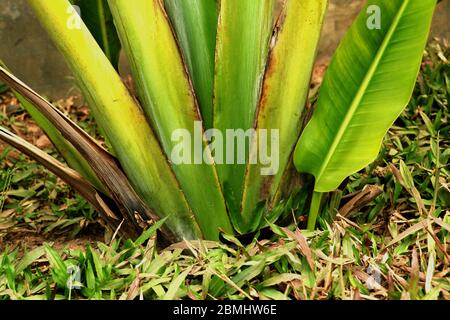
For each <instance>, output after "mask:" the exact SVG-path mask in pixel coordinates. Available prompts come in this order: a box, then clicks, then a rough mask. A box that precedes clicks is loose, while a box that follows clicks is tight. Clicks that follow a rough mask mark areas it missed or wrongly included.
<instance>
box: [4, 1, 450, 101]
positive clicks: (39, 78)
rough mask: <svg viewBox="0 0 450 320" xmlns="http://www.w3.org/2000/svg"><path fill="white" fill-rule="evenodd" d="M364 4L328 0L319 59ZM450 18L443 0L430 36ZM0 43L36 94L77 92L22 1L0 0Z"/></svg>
mask: <svg viewBox="0 0 450 320" xmlns="http://www.w3.org/2000/svg"><path fill="white" fill-rule="evenodd" d="M47 1H51V0H47ZM130 1H133V0H130ZM299 1H300V0H299ZM417 1H420V0H417ZM364 3H365V1H362V0H330V4H329V10H328V16H327V18H326V24H325V26H324V32H323V35H322V42H321V46H320V51H319V60H320V61H327V60H328V59H329V57H330V55H331V54H332V53H333V52H334V50H335V49H336V47H337V45H338V44H339V41H340V39H341V38H342V36H343V35H344V34H345V31H346V30H347V28H348V27H349V26H350V24H351V22H352V20H353V19H354V17H355V16H356V15H357V14H358V12H359V10H360V9H361V7H362V6H363V4H364ZM449 20H450V0H444V1H443V2H442V3H440V4H439V6H438V10H437V13H436V15H435V19H434V23H433V32H432V34H433V36H440V37H446V38H450V26H449ZM0 42H1V46H0V59H2V60H3V61H4V62H5V63H6V64H7V65H8V67H9V68H10V69H11V70H12V71H13V72H14V73H15V74H16V75H17V76H18V77H19V78H21V79H22V80H24V81H25V82H26V83H27V84H29V85H30V86H31V87H32V88H34V89H35V90H37V91H38V92H39V93H41V94H44V95H47V96H49V97H51V98H53V99H59V98H63V97H67V96H68V95H70V94H73V93H75V92H77V91H76V89H75V86H74V82H73V77H72V76H71V73H70V72H69V70H68V68H67V67H66V65H65V63H64V61H63V59H62V57H61V56H60V54H59V53H58V52H57V50H56V49H55V47H54V46H53V44H52V43H51V42H50V41H49V39H48V37H47V35H46V34H45V32H44V30H43V29H42V28H41V27H40V25H39V23H38V21H37V20H36V18H35V17H34V16H33V14H32V12H31V11H30V10H29V9H28V7H27V4H26V1H25V0H0ZM121 69H124V68H121ZM125 70H126V68H125ZM74 89H75V91H74Z"/></svg>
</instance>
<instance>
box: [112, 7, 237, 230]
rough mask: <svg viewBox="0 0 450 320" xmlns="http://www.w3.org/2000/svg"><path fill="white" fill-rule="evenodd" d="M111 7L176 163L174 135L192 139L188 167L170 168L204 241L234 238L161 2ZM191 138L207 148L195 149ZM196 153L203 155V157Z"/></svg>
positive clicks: (155, 123)
mask: <svg viewBox="0 0 450 320" xmlns="http://www.w3.org/2000/svg"><path fill="white" fill-rule="evenodd" d="M109 4H110V8H111V12H112V13H113V17H114V21H115V23H116V26H117V29H118V32H119V37H120V39H121V41H122V45H123V47H124V49H125V51H126V53H127V56H128V59H129V61H130V65H131V69H132V72H133V76H134V80H135V82H136V84H137V91H138V93H139V97H140V99H141V101H142V106H143V108H144V110H145V111H146V113H147V115H148V116H149V118H150V120H151V122H152V125H153V128H155V132H156V134H157V135H158V137H159V141H160V142H161V145H162V148H163V149H164V151H165V152H166V155H167V156H168V157H169V158H170V159H171V160H172V162H174V161H173V157H172V151H175V150H176V147H177V146H179V145H180V142H179V141H174V140H172V139H173V135H174V133H176V132H177V131H178V130H183V133H187V134H188V135H189V137H187V138H186V139H188V140H189V141H187V142H188V143H190V144H191V148H190V149H191V151H190V152H189V151H186V152H187V153H190V154H189V156H190V159H188V160H187V163H186V162H183V163H181V164H175V163H174V164H173V165H172V168H173V171H174V172H175V175H176V176H177V178H178V181H179V183H180V185H181V187H182V189H183V191H184V193H185V195H186V198H187V200H188V202H189V204H190V206H191V208H192V210H193V212H194V214H195V216H196V217H197V222H198V224H199V225H200V228H201V230H202V232H203V234H204V236H205V237H206V238H207V239H218V235H219V228H221V229H223V230H225V231H227V232H232V228H231V223H230V221H229V218H228V214H227V211H226V207H225V201H224V198H223V195H222V192H221V189H220V184H219V181H218V178H217V174H216V170H215V167H214V166H213V165H210V164H207V163H206V162H205V161H202V160H203V159H204V158H207V160H211V155H210V153H209V149H208V148H206V146H207V144H206V141H205V140H204V139H203V129H202V126H201V123H200V122H197V125H196V126H195V125H194V122H195V121H199V120H200V119H201V117H200V113H199V110H198V108H197V102H196V100H195V96H194V94H193V92H192V88H191V85H190V80H189V77H188V74H187V73H186V68H185V66H184V63H183V60H182V57H181V53H180V51H179V48H178V46H177V43H176V41H175V38H174V36H173V33H172V30H171V27H170V23H169V20H168V18H167V16H166V13H165V11H164V9H163V7H162V6H161V3H160V1H158V0H150V1H147V0H135V1H128V0H110V1H109ZM142 30H145V31H146V32H142ZM178 132H179V131H178ZM192 137H194V139H195V137H197V138H198V139H199V141H201V142H203V143H201V142H200V143H198V145H197V144H196V143H195V142H194V143H192V139H191V138H192ZM183 140H184V139H183ZM197 141H198V140H197ZM183 142H186V141H183ZM197 147H198V148H197ZM196 149H200V153H197V151H196ZM203 149H205V151H206V156H205V157H203V156H204V154H203ZM211 162H212V161H211Z"/></svg>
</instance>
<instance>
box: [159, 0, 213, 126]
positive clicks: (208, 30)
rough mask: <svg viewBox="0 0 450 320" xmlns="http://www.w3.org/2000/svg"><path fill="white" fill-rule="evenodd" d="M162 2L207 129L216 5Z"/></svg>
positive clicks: (210, 111) (192, 1) (203, 1)
mask: <svg viewBox="0 0 450 320" xmlns="http://www.w3.org/2000/svg"><path fill="white" fill-rule="evenodd" d="M164 3H165V7H166V10H167V13H168V14H169V17H170V20H171V22H172V25H173V27H174V29H175V32H176V35H177V39H178V42H179V45H180V46H181V49H182V52H183V55H184V59H185V61H186V65H187V67H188V68H189V73H190V75H191V78H192V83H193V86H194V89H195V95H196V96H197V99H198V104H199V106H200V110H201V113H202V119H203V125H204V127H205V128H207V129H209V128H211V127H212V125H213V83H214V53H215V50H216V34H217V2H216V0H201V1H198V0H184V1H179V0H165V1H164Z"/></svg>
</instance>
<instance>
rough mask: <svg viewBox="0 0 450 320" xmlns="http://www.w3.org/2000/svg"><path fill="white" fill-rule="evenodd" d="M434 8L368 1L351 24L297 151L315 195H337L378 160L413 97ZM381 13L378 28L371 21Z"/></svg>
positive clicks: (410, 0)
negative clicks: (345, 183)
mask: <svg viewBox="0 0 450 320" xmlns="http://www.w3.org/2000/svg"><path fill="white" fill-rule="evenodd" d="M435 5H436V1H435V0H421V1H415V0H392V1H386V0H370V1H368V4H367V6H371V7H370V8H369V9H370V10H367V9H368V7H366V8H364V9H363V11H362V12H361V14H360V15H359V17H358V18H357V19H356V21H355V22H354V23H353V25H352V27H351V28H350V30H349V32H348V33H347V35H346V36H345V38H344V40H343V41H342V43H341V45H340V46H339V48H338V49H337V51H336V54H335V56H334V57H333V60H332V62H331V64H330V67H329V68H328V71H327V73H326V75H325V79H324V82H323V84H322V87H321V90H320V96H319V100H318V105H317V110H316V112H315V113H314V115H313V117H312V120H311V121H310V122H309V124H308V125H307V127H306V129H305V131H304V132H303V134H302V136H301V138H300V140H299V143H298V145H297V148H296V151H295V165H296V167H297V169H298V170H299V171H301V172H307V173H311V174H313V175H314V176H315V178H316V181H315V191H318V192H328V191H332V190H335V189H336V188H337V187H338V186H339V184H340V183H341V182H342V181H343V180H344V179H345V178H346V177H347V176H349V175H350V174H352V173H354V172H356V171H358V170H359V169H362V168H363V167H365V166H366V165H367V164H369V163H370V162H371V161H373V160H374V159H375V158H376V156H377V154H378V151H379V148H380V145H381V142H382V139H383V137H384V135H385V134H386V132H387V131H388V129H389V127H390V126H391V125H392V124H393V122H394V121H395V119H396V118H397V117H398V116H399V115H400V113H401V112H402V110H403V109H404V107H405V106H406V105H407V103H408V101H409V99H410V97H411V94H412V92H413V88H414V83H415V80H416V77H417V74H418V71H419V67H420V63H421V59H422V54H423V50H424V47H425V44H426V41H427V38H428V33H429V29H430V24H431V20H432V17H433V11H434V7H435ZM378 10H379V12H380V13H381V17H380V23H381V24H380V26H379V27H380V28H377V25H376V21H375V22H374V21H373V19H376V16H374V13H373V12H375V14H376V12H377V11H378ZM368 12H372V14H369V13H368ZM369 26H370V27H371V28H369Z"/></svg>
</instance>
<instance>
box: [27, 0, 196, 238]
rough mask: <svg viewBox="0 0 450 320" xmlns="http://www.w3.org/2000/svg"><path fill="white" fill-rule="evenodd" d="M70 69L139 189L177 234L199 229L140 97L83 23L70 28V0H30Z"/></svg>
mask: <svg viewBox="0 0 450 320" xmlns="http://www.w3.org/2000/svg"><path fill="white" fill-rule="evenodd" d="M28 3H29V4H30V5H31V7H32V9H34V12H35V13H36V15H37V17H38V18H39V20H40V22H41V24H42V25H43V27H44V28H45V29H46V30H47V32H48V33H49V35H50V37H51V38H52V39H53V41H54V42H55V44H56V45H57V47H58V48H59V50H60V51H61V52H62V54H63V55H64V57H65V59H66V61H67V63H68V65H69V66H70V67H71V69H72V71H73V73H74V75H75V77H76V79H77V82H78V84H79V86H80V88H81V90H82V92H83V94H84V96H85V98H86V99H87V101H88V103H89V106H90V107H91V109H92V111H93V114H94V117H95V119H96V121H97V123H98V125H99V126H100V127H101V128H102V129H103V131H104V132H105V134H106V136H107V138H108V139H109V141H111V144H112V146H113V148H114V151H115V153H116V154H117V157H118V159H119V161H120V164H121V165H122V168H123V170H124V171H125V173H126V175H127V177H128V178H129V180H130V182H131V184H132V185H133V187H134V189H135V190H136V192H137V193H138V194H139V196H140V197H141V198H142V200H143V201H144V202H145V203H146V204H147V206H148V207H150V208H151V209H153V210H154V211H155V212H156V213H157V214H158V215H160V216H161V217H165V216H168V215H170V217H169V219H168V221H167V224H168V226H169V227H170V228H171V230H172V231H173V232H174V233H176V234H177V235H178V236H179V237H187V238H196V237H197V236H198V228H197V226H196V222H195V221H194V220H193V219H192V212H191V211H190V209H189V206H188V204H187V202H186V199H185V197H184V194H183V193H182V191H181V190H180V188H179V186H178V183H177V181H176V178H175V176H174V175H173V172H172V171H171V169H170V166H169V165H168V163H167V159H166V157H165V155H164V153H163V152H162V150H161V148H160V145H159V142H158V140H157V139H156V137H155V135H154V134H153V132H152V129H151V127H150V126H149V124H148V123H147V120H146V118H145V116H144V114H143V113H142V112H141V110H140V107H139V106H138V105H137V103H136V101H135V100H134V99H133V97H131V95H130V93H129V92H128V90H127V88H126V87H125V85H124V84H123V83H122V81H121V79H120V77H119V76H118V74H117V73H116V72H115V70H114V68H113V67H112V65H111V64H110V62H109V61H108V59H107V58H106V56H105V55H104V53H103V52H102V50H101V48H100V47H99V46H98V44H97V43H96V41H95V39H94V38H93V37H92V35H91V34H90V33H89V31H88V29H87V28H86V26H85V25H84V24H81V26H80V28H68V26H67V20H68V18H69V14H68V13H67V9H68V7H69V6H70V3H69V2H68V1H67V0H52V1H51V2H50V1H46V0H28Z"/></svg>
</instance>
